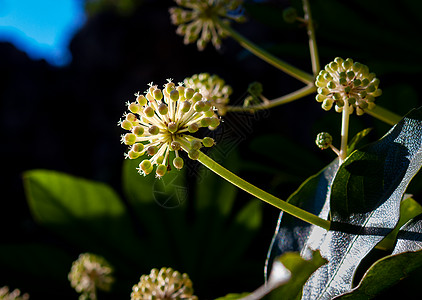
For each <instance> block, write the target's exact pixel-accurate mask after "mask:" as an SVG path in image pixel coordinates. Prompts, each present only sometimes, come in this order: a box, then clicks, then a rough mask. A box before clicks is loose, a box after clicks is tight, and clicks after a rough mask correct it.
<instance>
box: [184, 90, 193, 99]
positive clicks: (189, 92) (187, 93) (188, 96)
mask: <svg viewBox="0 0 422 300" xmlns="http://www.w3.org/2000/svg"><path fill="white" fill-rule="evenodd" d="M194 94H195V90H194V89H192V88H187V89H185V98H186V99H188V100H189V99H191V98H192V97H193V95H194Z"/></svg>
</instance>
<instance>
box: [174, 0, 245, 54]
mask: <svg viewBox="0 0 422 300" xmlns="http://www.w3.org/2000/svg"><path fill="white" fill-rule="evenodd" d="M175 2H176V3H177V5H179V6H182V7H184V8H186V9H184V8H181V7H172V8H170V10H169V11H170V16H171V21H172V23H173V24H175V25H179V26H178V27H177V30H176V33H177V34H179V35H183V36H184V43H185V44H190V43H193V42H195V41H197V47H198V49H199V50H204V49H205V46H206V45H207V44H208V42H210V41H211V42H212V44H213V45H214V47H215V48H216V49H219V48H220V46H221V38H224V37H225V35H224V33H223V30H222V28H221V27H220V26H219V25H218V24H217V23H216V22H215V18H222V21H223V22H229V21H230V20H234V21H237V22H242V21H244V16H243V15H242V12H241V9H240V5H241V4H242V2H243V0H175Z"/></svg>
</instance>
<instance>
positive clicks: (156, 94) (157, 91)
mask: <svg viewBox="0 0 422 300" xmlns="http://www.w3.org/2000/svg"><path fill="white" fill-rule="evenodd" d="M152 93H153V95H154V99H155V100H157V101H161V99H163V93H162V92H161V90H160V89H155V90H154V91H153V92H152Z"/></svg>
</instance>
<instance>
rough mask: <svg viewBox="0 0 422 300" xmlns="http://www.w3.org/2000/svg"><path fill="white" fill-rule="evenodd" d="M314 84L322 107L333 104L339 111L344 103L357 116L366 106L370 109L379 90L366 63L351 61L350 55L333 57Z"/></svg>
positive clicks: (377, 83)
mask: <svg viewBox="0 0 422 300" xmlns="http://www.w3.org/2000/svg"><path fill="white" fill-rule="evenodd" d="M315 84H316V86H317V87H318V95H317V96H316V100H317V101H318V102H322V108H323V109H324V110H330V109H331V107H332V106H333V105H335V110H336V111H337V112H342V111H343V107H344V105H345V104H348V105H349V107H350V110H349V112H350V113H352V112H353V110H354V109H356V114H357V115H362V114H363V113H364V112H365V110H366V109H373V108H374V107H375V103H374V101H375V97H378V96H380V95H381V93H382V91H381V89H379V88H378V85H379V79H377V78H376V77H375V74H374V73H369V69H368V67H367V66H366V65H363V64H360V63H358V62H353V60H352V59H350V58H348V59H346V60H343V59H342V58H340V57H337V58H336V59H334V61H332V62H330V63H329V64H328V65H326V66H325V70H322V71H321V72H320V73H319V75H318V76H317V78H316V82H315Z"/></svg>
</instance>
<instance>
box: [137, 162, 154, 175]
mask: <svg viewBox="0 0 422 300" xmlns="http://www.w3.org/2000/svg"><path fill="white" fill-rule="evenodd" d="M139 168H140V169H141V170H142V171H144V172H146V171H148V170H150V169H151V168H152V164H151V162H150V161H149V160H148V159H144V160H143V161H142V162H141V163H140V164H139ZM148 173H149V172H148Z"/></svg>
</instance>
